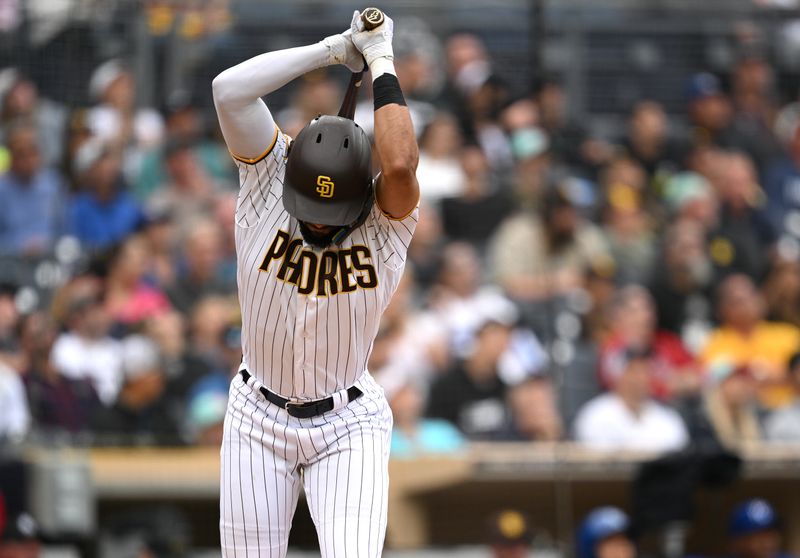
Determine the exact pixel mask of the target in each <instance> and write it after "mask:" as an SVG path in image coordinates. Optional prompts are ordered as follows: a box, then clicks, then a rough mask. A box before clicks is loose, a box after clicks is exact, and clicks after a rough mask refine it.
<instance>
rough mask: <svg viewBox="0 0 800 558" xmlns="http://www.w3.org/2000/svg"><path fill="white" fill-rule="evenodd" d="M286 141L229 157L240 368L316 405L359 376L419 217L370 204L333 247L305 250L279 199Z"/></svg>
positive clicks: (276, 140) (277, 138) (282, 138)
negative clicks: (235, 191) (248, 155)
mask: <svg viewBox="0 0 800 558" xmlns="http://www.w3.org/2000/svg"><path fill="white" fill-rule="evenodd" d="M289 141H290V140H289V138H287V137H286V136H285V135H284V134H282V133H280V132H279V131H276V136H275V138H274V139H273V142H272V146H270V148H269V149H268V150H267V152H266V153H265V154H264V155H262V156H261V157H259V158H258V159H256V160H243V159H239V158H237V163H238V166H239V182H240V184H241V190H240V192H239V199H238V202H237V207H236V225H235V226H236V253H237V264H238V269H237V282H238V286H239V303H240V305H241V308H242V352H243V361H242V362H243V366H244V367H246V368H247V370H248V371H249V372H250V374H252V375H253V376H255V377H256V378H257V379H259V380H260V381H261V382H262V383H263V384H264V385H265V386H266V387H267V388H268V389H270V390H271V391H274V392H275V393H278V394H280V395H282V396H284V397H287V398H296V399H300V400H310V399H320V398H323V397H327V396H328V395H330V394H332V393H335V392H337V391H339V390H341V389H345V388H347V387H349V386H351V385H353V384H354V383H355V382H356V380H357V379H358V378H359V377H360V376H361V374H362V373H363V372H364V371H365V369H366V366H367V358H368V357H369V354H370V352H371V350H372V342H373V341H374V339H375V335H376V334H377V332H378V325H379V323H380V317H381V315H382V314H383V311H384V310H385V308H386V306H387V305H388V303H389V300H390V299H391V297H392V295H393V294H394V291H395V289H396V288H397V284H398V282H399V281H400V276H401V275H402V273H403V268H404V267H405V260H406V252H407V249H408V244H409V242H411V236H412V234H413V233H414V228H415V227H416V224H417V216H418V209H415V210H414V211H413V212H412V213H411V214H410V215H408V216H407V217H405V218H404V219H402V220H396V219H391V218H389V217H387V216H386V215H384V214H383V213H382V212H381V211H380V209H379V208H378V206H377V204H375V206H373V208H372V211H371V212H370V214H369V216H368V217H367V219H366V221H365V222H364V224H362V225H361V226H360V227H358V228H357V229H356V230H355V231H353V232H352V233H351V234H350V235H349V236H348V237H347V238H346V239H345V240H344V241H343V242H342V243H341V245H339V246H333V247H329V248H327V249H325V250H320V249H316V250H315V249H312V248H311V247H310V246H308V245H307V244H305V243H304V242H303V240H302V236H301V235H300V230H299V226H298V222H297V220H296V219H294V218H293V217H291V216H290V215H289V214H288V213H287V212H286V210H285V209H284V208H283V202H282V200H281V195H282V192H283V179H284V175H285V171H286V153H287V146H288V143H289ZM333 187H334V188H335V185H334V186H333Z"/></svg>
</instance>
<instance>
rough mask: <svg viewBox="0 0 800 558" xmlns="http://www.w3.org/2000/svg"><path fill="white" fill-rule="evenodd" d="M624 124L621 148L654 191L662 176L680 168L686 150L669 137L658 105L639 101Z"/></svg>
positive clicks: (665, 117)
mask: <svg viewBox="0 0 800 558" xmlns="http://www.w3.org/2000/svg"><path fill="white" fill-rule="evenodd" d="M627 124H628V126H627V129H626V135H625V137H623V138H622V139H621V141H620V146H621V147H622V149H623V150H624V152H625V154H626V155H627V156H628V157H630V158H632V159H633V160H635V161H636V162H638V163H639V165H641V166H642V168H643V169H644V170H645V172H646V173H647V182H648V185H649V188H655V187H657V186H658V182H660V181H661V180H662V179H663V177H664V175H672V174H674V173H675V172H677V171H678V169H680V168H681V167H682V166H683V157H684V151H685V150H684V149H683V148H682V146H681V145H680V144H679V143H678V142H677V141H676V140H675V139H674V138H672V137H670V135H669V121H668V120H667V114H666V112H665V111H664V107H663V106H661V104H659V103H657V102H655V101H651V100H643V101H639V102H638V103H636V104H635V105H634V106H633V108H632V109H631V114H630V116H629V117H628V123H627Z"/></svg>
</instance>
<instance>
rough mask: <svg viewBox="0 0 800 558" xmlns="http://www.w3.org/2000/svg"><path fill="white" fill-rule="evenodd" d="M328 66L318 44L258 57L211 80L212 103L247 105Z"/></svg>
mask: <svg viewBox="0 0 800 558" xmlns="http://www.w3.org/2000/svg"><path fill="white" fill-rule="evenodd" d="M329 63H330V62H329V57H328V49H327V47H325V45H323V44H322V43H315V44H313V45H307V46H302V47H296V48H290V49H285V50H277V51H274V52H268V53H266V54H260V55H258V56H255V57H253V58H251V59H249V60H245V61H244V62H242V63H241V64H237V65H236V66H233V67H232V68H228V69H227V70H225V71H224V72H222V73H221V74H219V75H218V76H217V77H216V78H214V81H213V83H212V88H213V91H214V102H215V104H216V105H217V107H218V108H219V107H220V106H224V107H236V106H241V105H247V104H248V103H252V102H255V101H256V100H258V99H260V98H261V97H263V96H264V95H267V94H269V93H272V92H273V91H275V90H276V89H279V88H281V87H283V86H284V85H286V84H287V83H289V82H290V81H292V80H293V79H295V78H297V77H299V76H301V75H303V74H305V73H307V72H310V71H312V70H315V69H317V68H320V67H322V66H326V65H328V64H329Z"/></svg>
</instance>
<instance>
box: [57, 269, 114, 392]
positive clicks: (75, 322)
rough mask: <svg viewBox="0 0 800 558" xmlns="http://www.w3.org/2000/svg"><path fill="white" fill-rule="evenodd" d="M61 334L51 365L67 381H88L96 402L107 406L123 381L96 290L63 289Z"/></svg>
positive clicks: (80, 285) (87, 285)
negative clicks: (64, 296)
mask: <svg viewBox="0 0 800 558" xmlns="http://www.w3.org/2000/svg"><path fill="white" fill-rule="evenodd" d="M66 298H67V301H66V308H65V316H64V324H63V325H64V328H65V329H64V331H63V332H62V333H61V334H60V335H59V336H58V337H57V338H56V340H55V343H54V344H53V354H52V359H53V363H52V364H53V366H54V367H55V368H56V370H57V371H58V373H59V374H61V375H63V376H65V377H66V378H69V379H71V380H84V379H85V380H89V381H91V382H92V384H93V386H94V388H95V389H96V390H97V394H98V396H99V397H100V401H102V403H103V404H104V405H105V406H111V405H113V404H114V402H115V401H116V400H117V395H118V394H119V390H120V387H121V386H122V381H123V370H122V358H123V356H122V348H121V346H120V344H119V342H118V341H117V340H115V339H113V338H112V337H111V336H110V334H109V331H110V328H111V317H110V316H109V313H108V310H107V309H106V306H105V304H104V303H103V300H102V298H101V295H100V292H99V287H98V286H97V285H96V284H93V283H91V282H76V283H73V284H72V285H69V286H68V287H67V295H66Z"/></svg>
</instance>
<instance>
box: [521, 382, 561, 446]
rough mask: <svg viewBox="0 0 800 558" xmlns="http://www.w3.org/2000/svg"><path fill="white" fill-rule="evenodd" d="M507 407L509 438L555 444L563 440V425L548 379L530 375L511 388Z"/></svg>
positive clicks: (551, 385)
mask: <svg viewBox="0 0 800 558" xmlns="http://www.w3.org/2000/svg"><path fill="white" fill-rule="evenodd" d="M508 405H509V408H510V409H511V416H512V430H511V436H510V437H511V438H512V439H516V440H524V441H535V442H556V441H558V440H560V439H561V438H562V436H563V434H564V425H563V423H562V419H561V416H560V415H559V412H558V403H557V400H556V394H555V390H554V389H553V383H552V381H551V380H550V378H548V377H545V376H544V375H540V376H533V377H530V378H528V379H526V380H523V381H522V382H520V383H519V384H517V385H515V386H513V387H512V388H511V389H510V392H509V394H508Z"/></svg>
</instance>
